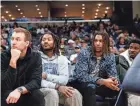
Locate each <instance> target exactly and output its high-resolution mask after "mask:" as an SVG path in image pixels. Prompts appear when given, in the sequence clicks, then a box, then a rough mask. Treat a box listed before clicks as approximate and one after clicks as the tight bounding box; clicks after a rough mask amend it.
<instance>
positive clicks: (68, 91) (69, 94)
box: [58, 86, 74, 98]
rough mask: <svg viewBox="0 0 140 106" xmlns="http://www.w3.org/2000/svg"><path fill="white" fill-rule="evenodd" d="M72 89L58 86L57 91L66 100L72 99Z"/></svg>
mask: <svg viewBox="0 0 140 106" xmlns="http://www.w3.org/2000/svg"><path fill="white" fill-rule="evenodd" d="M73 90H74V88H73V87H68V86H60V87H59V88H58V91H59V92H61V93H62V94H64V95H65V96H66V97H67V98H69V97H72V95H73Z"/></svg>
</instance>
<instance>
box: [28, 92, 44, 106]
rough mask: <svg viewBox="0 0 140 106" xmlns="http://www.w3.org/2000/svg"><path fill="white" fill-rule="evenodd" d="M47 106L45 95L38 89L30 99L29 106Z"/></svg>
mask: <svg viewBox="0 0 140 106" xmlns="http://www.w3.org/2000/svg"><path fill="white" fill-rule="evenodd" d="M32 105H33V106H45V99H44V95H43V93H42V92H41V91H40V90H39V89H38V90H34V91H33V92H32V93H31V95H30V98H29V106H32Z"/></svg>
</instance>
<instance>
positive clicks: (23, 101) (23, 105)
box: [1, 90, 45, 106]
mask: <svg viewBox="0 0 140 106" xmlns="http://www.w3.org/2000/svg"><path fill="white" fill-rule="evenodd" d="M10 92H11V91H5V92H4V93H2V97H1V106H45V99H44V96H43V93H42V92H41V91H40V90H35V91H33V92H32V93H28V94H24V95H21V97H20V98H19V100H18V102H17V103H15V104H12V103H10V104H7V103H6V98H7V97H8V95H9V93H10Z"/></svg>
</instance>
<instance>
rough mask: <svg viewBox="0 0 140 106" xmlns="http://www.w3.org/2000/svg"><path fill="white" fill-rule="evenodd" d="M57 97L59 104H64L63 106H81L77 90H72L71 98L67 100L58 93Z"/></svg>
mask: <svg viewBox="0 0 140 106" xmlns="http://www.w3.org/2000/svg"><path fill="white" fill-rule="evenodd" d="M59 97H60V100H59V102H60V104H64V106H82V95H81V94H80V92H79V91H78V90H77V89H75V90H74V92H73V96H72V97H69V98H67V97H65V96H64V95H62V94H61V93H59Z"/></svg>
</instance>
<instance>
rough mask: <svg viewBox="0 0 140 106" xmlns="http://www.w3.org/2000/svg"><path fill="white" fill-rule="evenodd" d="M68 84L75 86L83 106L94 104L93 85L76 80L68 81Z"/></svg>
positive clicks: (93, 105) (94, 105) (92, 105)
mask: <svg viewBox="0 0 140 106" xmlns="http://www.w3.org/2000/svg"><path fill="white" fill-rule="evenodd" d="M68 85H69V86H72V87H74V88H76V89H77V90H78V91H79V92H80V93H81V94H82V97H83V106H96V95H95V87H93V86H88V84H87V83H84V82H83V83H81V82H78V81H74V82H70V83H69V84H68Z"/></svg>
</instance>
